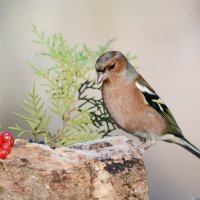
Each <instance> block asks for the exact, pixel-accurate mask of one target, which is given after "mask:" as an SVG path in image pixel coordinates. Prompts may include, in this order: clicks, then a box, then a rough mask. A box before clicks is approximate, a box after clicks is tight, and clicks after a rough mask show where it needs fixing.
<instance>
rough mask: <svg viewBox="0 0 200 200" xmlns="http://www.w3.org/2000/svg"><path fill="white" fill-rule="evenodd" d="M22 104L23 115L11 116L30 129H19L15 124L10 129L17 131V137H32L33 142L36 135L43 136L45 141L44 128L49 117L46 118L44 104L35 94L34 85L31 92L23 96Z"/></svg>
mask: <svg viewBox="0 0 200 200" xmlns="http://www.w3.org/2000/svg"><path fill="white" fill-rule="evenodd" d="M22 103H23V105H21V108H22V110H23V111H24V112H25V114H24V115H22V114H18V113H13V114H14V115H15V116H17V117H19V118H21V119H23V120H24V121H25V123H26V124H27V125H28V126H29V127H30V128H31V129H30V130H28V129H24V128H21V127H20V126H19V125H17V124H16V126H15V127H10V128H11V129H12V130H16V131H19V132H20V134H19V136H20V135H23V134H24V133H27V134H30V135H33V137H34V140H35V141H38V137H37V136H38V135H43V136H44V138H45V139H46V137H45V136H46V135H47V134H48V133H47V128H46V127H47V126H48V123H49V121H50V116H47V110H46V109H44V102H42V98H41V97H40V96H39V95H38V94H37V93H36V88H35V84H34V85H33V89H32V91H31V92H30V93H29V94H28V95H26V96H25V100H23V102H22Z"/></svg>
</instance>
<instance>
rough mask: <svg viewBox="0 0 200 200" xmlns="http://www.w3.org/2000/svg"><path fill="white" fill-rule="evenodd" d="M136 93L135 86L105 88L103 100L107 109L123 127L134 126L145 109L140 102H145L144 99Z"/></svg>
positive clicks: (116, 85) (125, 85) (108, 86)
mask: <svg viewBox="0 0 200 200" xmlns="http://www.w3.org/2000/svg"><path fill="white" fill-rule="evenodd" d="M136 93H137V88H135V87H134V85H133V84H124V83H123V84H121V83H119V84H115V85H105V86H104V87H103V99H104V102H105V105H106V108H107V110H108V112H109V114H110V115H111V116H112V118H113V119H114V120H115V121H116V122H117V123H118V124H119V125H120V126H121V127H124V126H128V124H133V122H134V121H135V120H138V119H139V118H138V116H137V115H138V113H139V112H138V111H139V110H141V109H143V106H142V107H141V104H140V103H139V102H140V101H141V100H142V101H143V97H142V96H141V95H137V94H136ZM144 106H145V105H144Z"/></svg>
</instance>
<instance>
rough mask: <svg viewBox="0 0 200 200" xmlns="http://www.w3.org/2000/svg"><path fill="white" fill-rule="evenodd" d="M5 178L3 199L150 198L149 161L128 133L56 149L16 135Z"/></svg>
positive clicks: (0, 187) (1, 174)
mask: <svg viewBox="0 0 200 200" xmlns="http://www.w3.org/2000/svg"><path fill="white" fill-rule="evenodd" d="M0 180H1V181H0V200H19V199H20V200H23V199H25V200H40V199H41V200H43V199H48V200H60V199H61V200H64V199H67V200H129V199H131V200H148V199H149V197H148V186H147V175H146V171H145V168H144V163H143V161H142V160H141V159H140V158H139V154H138V151H137V149H136V148H135V147H134V146H133V145H132V144H131V143H130V142H129V141H128V139H127V138H125V137H111V138H106V139H102V140H95V141H91V142H86V143H78V144H75V145H73V146H71V147H70V148H67V147H62V148H56V149H55V150H54V149H51V148H50V147H48V146H45V145H39V144H33V143H27V142H26V141H24V140H16V141H15V145H14V148H13V150H12V152H11V154H10V155H9V156H8V157H7V158H6V159H5V160H0Z"/></svg>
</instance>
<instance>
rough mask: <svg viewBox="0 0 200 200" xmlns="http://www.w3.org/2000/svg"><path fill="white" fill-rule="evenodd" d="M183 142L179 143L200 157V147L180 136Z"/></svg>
mask: <svg viewBox="0 0 200 200" xmlns="http://www.w3.org/2000/svg"><path fill="white" fill-rule="evenodd" d="M180 140H181V142H180V143H179V145H180V146H182V147H183V148H184V149H186V150H188V151H189V152H190V153H192V154H193V155H195V156H196V157H197V158H199V159H200V149H199V148H197V147H195V146H194V145H193V144H191V143H190V142H189V141H188V140H187V139H185V138H180Z"/></svg>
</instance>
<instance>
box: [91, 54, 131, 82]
mask: <svg viewBox="0 0 200 200" xmlns="http://www.w3.org/2000/svg"><path fill="white" fill-rule="evenodd" d="M127 63H128V61H127V59H126V57H125V56H124V55H123V54H122V53H121V52H119V51H108V52H106V53H104V54H103V55H101V56H100V57H99V58H98V59H97V61H96V65H95V67H96V71H97V84H100V83H101V82H103V81H105V80H109V79H114V78H116V77H118V76H119V75H120V74H121V73H122V72H123V71H124V70H125V69H126V66H127Z"/></svg>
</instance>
